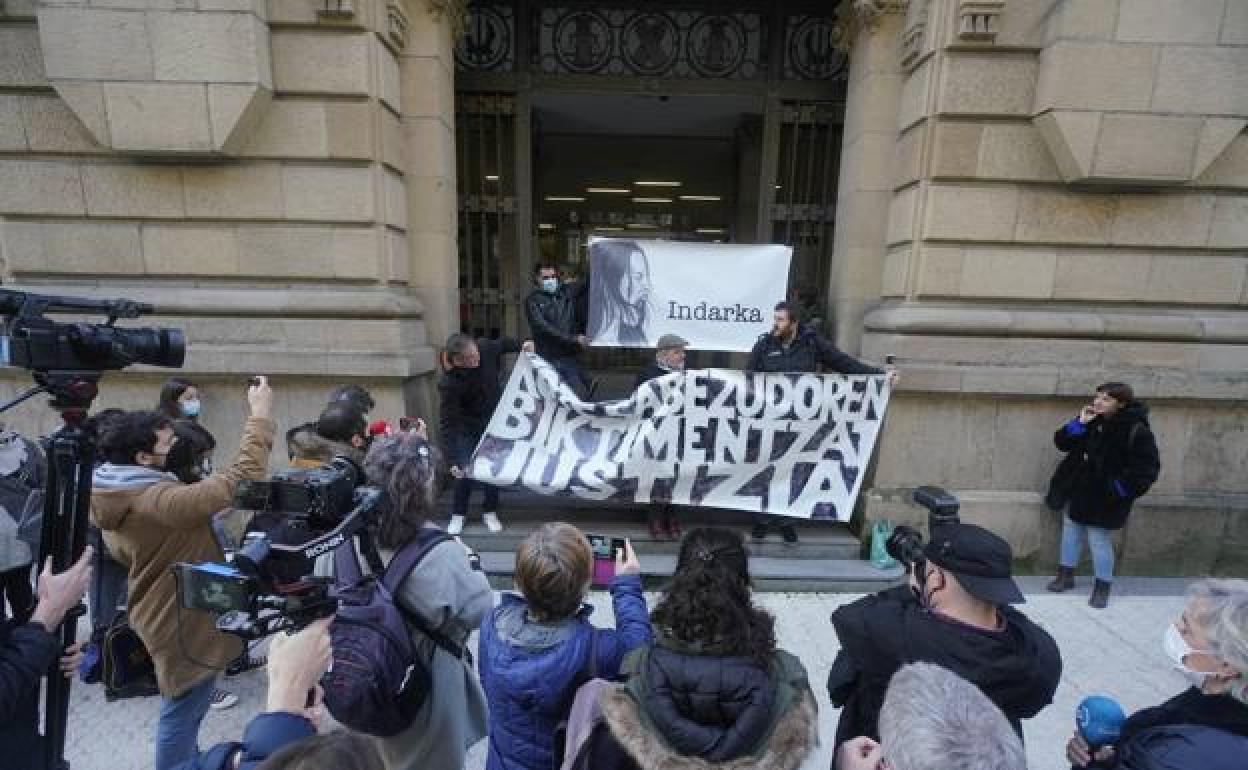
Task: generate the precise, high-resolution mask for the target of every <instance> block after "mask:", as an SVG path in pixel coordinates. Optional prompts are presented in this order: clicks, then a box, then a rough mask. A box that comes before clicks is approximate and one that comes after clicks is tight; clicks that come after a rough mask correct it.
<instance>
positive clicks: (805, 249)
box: [771, 102, 841, 317]
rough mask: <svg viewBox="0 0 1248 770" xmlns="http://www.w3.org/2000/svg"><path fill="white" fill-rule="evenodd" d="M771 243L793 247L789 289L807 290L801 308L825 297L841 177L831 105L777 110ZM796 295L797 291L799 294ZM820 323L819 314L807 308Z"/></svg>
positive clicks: (835, 108)
mask: <svg viewBox="0 0 1248 770" xmlns="http://www.w3.org/2000/svg"><path fill="white" fill-rule="evenodd" d="M779 143H780V147H779V152H778V154H777V164H776V181H775V198H774V203H773V204H772V207H771V221H772V237H773V240H774V242H776V243H784V244H788V245H789V246H792V247H793V263H792V267H791V268H790V276H789V285H790V286H794V287H808V289H809V293H810V295H811V296H810V297H799V300H802V302H803V304H807V303H808V302H812V301H813V302H814V303H815V304H816V305H817V304H818V302H819V300H818V299H814V298H819V297H822V296H823V294H824V293H825V292H826V290H827V287H828V280H829V270H830V267H831V263H832V232H833V229H834V226H835V219H836V181H837V178H838V176H839V174H840V152H841V125H840V107H839V105H838V104H837V103H835V102H784V103H783V104H782V105H781V120H780V134H779ZM800 292H801V289H800V288H799V293H800ZM806 310H807V311H808V312H814V313H816V314H818V315H819V316H820V317H826V315H824V314H823V312H822V311H823V308H820V307H807V308H806Z"/></svg>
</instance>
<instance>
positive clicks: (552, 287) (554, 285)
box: [542, 278, 559, 294]
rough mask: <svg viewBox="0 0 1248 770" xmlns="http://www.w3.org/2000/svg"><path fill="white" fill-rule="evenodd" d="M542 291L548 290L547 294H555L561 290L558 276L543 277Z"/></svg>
mask: <svg viewBox="0 0 1248 770" xmlns="http://www.w3.org/2000/svg"><path fill="white" fill-rule="evenodd" d="M542 291H544V292H546V293H547V294H554V293H555V292H557V291H559V279H558V278H543V279H542Z"/></svg>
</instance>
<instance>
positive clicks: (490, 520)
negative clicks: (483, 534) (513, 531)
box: [481, 511, 503, 532]
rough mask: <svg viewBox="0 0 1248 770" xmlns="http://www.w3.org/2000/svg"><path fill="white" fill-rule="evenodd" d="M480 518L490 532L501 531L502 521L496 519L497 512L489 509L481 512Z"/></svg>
mask: <svg viewBox="0 0 1248 770" xmlns="http://www.w3.org/2000/svg"><path fill="white" fill-rule="evenodd" d="M481 520H482V521H484V522H485V528H486V529H488V530H489V531H491V532H502V531H503V523H502V522H501V521H499V520H498V514H497V513H494V512H493V511H490V512H488V513H483V514H481Z"/></svg>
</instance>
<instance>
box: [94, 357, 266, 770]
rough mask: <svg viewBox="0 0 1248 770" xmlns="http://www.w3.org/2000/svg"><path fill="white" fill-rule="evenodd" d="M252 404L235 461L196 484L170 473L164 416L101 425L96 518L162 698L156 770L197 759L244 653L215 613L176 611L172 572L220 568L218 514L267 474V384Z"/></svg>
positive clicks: (169, 432)
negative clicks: (223, 683)
mask: <svg viewBox="0 0 1248 770" xmlns="http://www.w3.org/2000/svg"><path fill="white" fill-rule="evenodd" d="M247 400H248V403H249V404H250V407H251V416H250V417H248V419H247V422H246V424H245V426H244V428H243V437H242V441H241V443H240V447H239V454H238V457H237V458H236V459H235V461H234V463H233V464H232V465H230V466H229V467H228V468H226V469H224V470H223V471H221V472H219V473H214V474H213V475H211V476H209V477H208V478H206V479H204V480H203V481H199V482H196V483H194V484H183V483H181V482H180V481H178V479H177V477H175V476H173V475H172V474H170V473H168V472H166V471H165V463H166V459H167V457H168V455H169V452H170V450H171V449H172V448H173V444H174V442H175V436H174V431H173V428H172V426H171V425H170V422H169V420H168V418H166V417H164V416H163V415H161V414H159V413H155V412H130V413H127V414H125V415H124V416H120V417H118V418H116V419H114V420H110V421H109V422H108V423H106V424H105V425H104V426H102V430H101V434H100V437H99V448H100V454H101V456H102V457H103V459H104V460H105V463H104V464H103V465H101V466H100V467H99V468H97V469H96V471H95V474H94V478H93V485H94V488H93V490H92V494H91V519H92V521H93V522H94V523H95V524H96V525H97V526H98V527H99V528H100V530H101V531H102V532H103V534H104V541H105V542H106V543H107V544H108V547H109V549H110V550H111V551H112V552H113V554H114V555H115V556H116V557H117V559H118V560H119V561H120V562H121V563H123V564H125V565H126V567H127V572H128V587H129V594H130V596H129V611H130V622H131V625H132V626H133V628H134V630H135V631H136V632H137V633H138V635H139V637H140V638H141V639H142V640H143V644H144V646H146V647H147V650H148V652H149V653H150V654H151V656H152V661H153V663H154V664H155V668H156V678H157V682H158V684H159V686H160V693H161V708H160V721H159V724H158V727H157V734H156V761H155V767H156V770H169V768H172V767H174V766H176V765H177V764H179V763H181V762H184V761H186V760H188V759H191V758H192V757H194V755H195V743H196V737H197V735H198V733H199V725H200V722H202V721H203V718H204V715H205V713H207V711H208V708H209V704H210V700H211V697H212V693H213V689H214V685H215V683H216V679H217V674H218V673H219V672H220V671H221V670H223V669H225V668H226V667H227V666H228V665H229V663H230V662H231V661H232V660H234V659H235V658H237V657H238V655H239V653H240V651H241V648H240V643H239V640H238V639H236V638H234V637H232V636H229V635H227V634H223V633H220V632H219V631H217V629H216V622H215V618H214V617H213V616H212V615H211V614H209V613H200V612H193V611H183V610H181V609H179V606H178V596H177V584H176V581H175V579H174V576H173V572H172V568H173V566H174V565H175V564H176V563H178V562H186V561H192V562H198V561H221V560H222V559H223V554H222V552H221V546H220V545H219V544H218V542H217V539H216V537H215V535H214V533H213V530H212V526H211V524H212V520H213V516H214V515H215V514H216V513H217V512H218V511H220V510H221V509H223V508H227V507H229V506H230V504H231V502H232V500H233V497H234V490H235V487H236V486H237V485H238V483H239V482H240V481H242V480H244V479H261V478H263V477H264V476H265V471H266V469H267V465H268V457H269V452H270V450H271V449H272V446H273V433H274V430H275V428H276V425H275V423H274V421H273V419H272V417H271V415H272V409H273V391H272V390H270V389H269V386H268V383H267V381H265V379H264V378H258V384H256V385H253V386H252V387H251V388H250V389H249V390H248V392H247Z"/></svg>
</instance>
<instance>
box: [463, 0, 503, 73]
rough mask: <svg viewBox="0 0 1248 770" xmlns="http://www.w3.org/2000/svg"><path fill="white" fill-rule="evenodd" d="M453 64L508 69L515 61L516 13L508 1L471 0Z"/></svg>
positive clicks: (476, 68)
mask: <svg viewBox="0 0 1248 770" xmlns="http://www.w3.org/2000/svg"><path fill="white" fill-rule="evenodd" d="M455 64H456V65H457V66H458V67H459V68H460V69H464V70H475V71H477V72H511V71H512V70H513V69H514V68H515V65H516V14H515V11H514V10H513V9H512V7H511V6H509V5H484V4H480V3H474V4H472V5H471V6H469V7H468V11H467V19H466V23H465V24H464V34H463V35H461V36H460V38H459V41H458V42H457V43H456V44H455Z"/></svg>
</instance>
